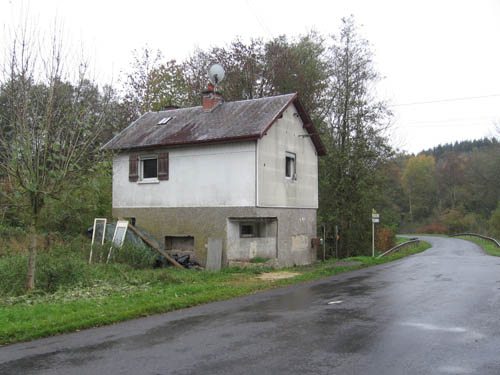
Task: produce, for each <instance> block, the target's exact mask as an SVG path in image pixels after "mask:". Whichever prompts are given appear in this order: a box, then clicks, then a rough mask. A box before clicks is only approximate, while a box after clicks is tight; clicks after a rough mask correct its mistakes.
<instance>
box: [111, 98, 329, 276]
mask: <svg viewBox="0 0 500 375" xmlns="http://www.w3.org/2000/svg"><path fill="white" fill-rule="evenodd" d="M202 104H203V105H202V106H198V107H192V108H182V109H172V110H166V111H159V112H148V113H146V114H144V115H142V116H141V117H140V118H139V119H137V120H136V121H134V122H133V123H132V124H130V126H128V127H127V128H126V129H124V130H123V131H122V132H121V133H120V134H118V135H117V136H115V137H114V138H113V139H112V140H110V141H109V142H108V143H107V144H106V145H105V147H106V148H108V149H111V150H114V151H115V152H116V153H115V156H114V158H113V216H115V217H124V218H131V219H132V218H133V219H134V220H135V222H136V225H138V226H139V227H140V228H142V229H144V230H146V231H147V232H149V233H150V234H151V235H152V236H153V237H155V239H156V240H157V241H159V242H160V243H164V244H165V248H166V249H167V250H172V251H176V252H180V251H181V252H187V253H191V254H192V255H193V256H194V257H195V258H196V259H197V260H198V261H199V262H201V263H202V264H203V262H204V261H205V259H206V245H207V242H208V238H222V239H223V259H222V262H223V264H224V265H227V264H229V263H230V262H231V261H241V260H249V259H251V258H253V257H265V258H270V259H274V260H275V262H276V263H277V264H279V265H281V266H290V265H294V264H308V263H311V262H313V261H314V260H315V259H316V249H315V248H314V246H313V245H312V239H313V238H315V237H316V215H317V209H318V156H321V155H324V154H325V147H324V145H323V144H322V142H321V140H320V138H319V136H318V135H317V133H316V129H315V128H314V126H313V124H312V122H311V120H310V118H309V116H308V115H307V113H305V111H304V109H303V107H302V105H301V103H300V101H299V99H298V96H297V94H288V95H280V96H274V97H267V98H261V99H252V100H244V101H236V102H227V103H225V102H222V100H221V97H220V95H219V94H217V93H215V92H213V90H207V91H205V92H204V93H203V103H202Z"/></svg>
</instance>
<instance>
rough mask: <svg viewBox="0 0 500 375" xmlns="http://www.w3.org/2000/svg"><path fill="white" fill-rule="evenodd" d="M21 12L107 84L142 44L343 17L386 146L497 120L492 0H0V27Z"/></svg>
mask: <svg viewBox="0 0 500 375" xmlns="http://www.w3.org/2000/svg"><path fill="white" fill-rule="evenodd" d="M26 12H27V13H29V16H30V17H32V18H33V19H35V21H36V23H37V24H38V27H39V28H40V29H41V30H48V29H49V28H50V27H51V25H53V24H54V20H56V19H57V21H58V23H59V24H61V25H62V27H63V29H64V30H65V36H66V40H70V41H71V42H72V43H75V44H78V45H82V46H83V49H84V50H85V51H86V53H87V54H88V55H89V56H91V62H92V64H93V66H94V71H95V73H96V77H97V78H98V80H99V81H101V82H110V81H111V80H113V82H115V83H116V82H117V81H118V80H119V78H120V77H121V72H124V71H127V69H128V68H129V64H130V61H131V51H132V50H133V49H139V48H141V47H143V46H145V45H147V46H149V47H150V48H152V49H160V50H161V51H162V53H163V55H164V56H165V58H168V59H177V60H183V59H184V58H185V57H186V56H188V55H189V54H190V53H191V52H192V51H193V50H194V48H196V47H200V48H207V47H210V46H219V45H225V44H227V43H229V42H230V41H232V40H233V39H234V38H235V37H237V36H240V37H242V38H243V39H244V40H248V39H250V38H252V37H261V38H263V39H264V40H268V39H270V38H272V37H276V36H278V35H282V34H286V35H288V36H294V35H298V34H301V33H304V32H307V31H309V30H311V29H314V30H317V31H319V32H321V33H323V34H332V33H336V32H337V31H338V30H339V26H340V19H341V18H342V17H347V16H349V15H351V14H352V15H354V16H355V19H356V21H357V23H358V24H359V25H361V34H362V36H363V37H365V38H366V39H368V40H369V41H370V43H371V45H372V49H373V51H374V53H375V63H376V68H377V70H378V71H379V72H380V73H381V75H382V76H384V77H385V79H384V80H383V81H382V82H381V83H380V84H379V86H378V92H379V94H380V97H381V98H385V99H388V101H389V103H391V105H392V109H393V112H394V120H393V131H392V136H391V138H392V141H393V144H394V145H395V146H397V147H399V148H400V149H403V150H406V151H408V152H412V153H416V152H419V151H421V150H422V149H426V148H430V147H433V146H435V145H438V144H440V143H448V142H454V141H457V140H464V139H476V138H482V137H484V136H488V137H491V136H493V135H495V134H496V133H495V123H500V0H474V1H472V0H470V1H465V0H419V1H404V0H399V1H398V0H394V1H391V0H387V1H384V0H378V1H370V0H330V1H319V0H308V1H295V0H288V1H280V0H276V1H270V0H205V1H195V0H183V1H168V0H163V1H155V0H142V1H137V0H136V1H132V0H120V1H111V0H108V1H103V0H100V1H97V0H85V1H83V0H79V1H76V0H44V1H29V0H24V1H21V0H18V1H16V0H0V25H1V27H2V29H1V30H2V33H4V35H6V34H7V31H8V30H9V29H10V28H12V27H13V26H14V25H15V24H16V23H18V22H19V20H20V19H21V18H22V16H21V14H26Z"/></svg>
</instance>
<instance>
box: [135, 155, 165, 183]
mask: <svg viewBox="0 0 500 375" xmlns="http://www.w3.org/2000/svg"><path fill="white" fill-rule="evenodd" d="M152 159H155V160H156V177H149V178H144V160H152ZM139 182H141V183H143V184H145V183H159V182H160V180H158V155H156V154H150V155H141V156H139Z"/></svg>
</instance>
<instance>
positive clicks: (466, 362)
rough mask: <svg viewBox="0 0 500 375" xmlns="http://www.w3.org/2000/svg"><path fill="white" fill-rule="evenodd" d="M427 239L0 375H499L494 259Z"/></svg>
mask: <svg viewBox="0 0 500 375" xmlns="http://www.w3.org/2000/svg"><path fill="white" fill-rule="evenodd" d="M426 241H428V242H430V243H431V244H432V245H433V248H431V249H429V250H427V251H426V252H424V253H421V254H418V255H415V256H412V257H408V258H405V259H402V260H400V261H397V262H392V263H389V264H384V265H381V266H377V267H372V268H368V269H364V270H360V271H355V272H350V273H347V274H342V275H337V276H334V277H331V278H328V279H324V280H320V281H317V282H313V283H307V284H302V285H295V286H292V287H288V288H283V289H279V290H273V291H270V292H265V293H260V294H258V295H253V296H247V297H243V298H238V299H235V300H231V301H223V302H218V303H212V304H207V305H204V306H200V307H195V308H192V309H186V310H182V311H176V312H173V313H169V314H163V315H157V316H154V317H150V318H144V319H137V320H134V321H129V322H125V323H122V324H117V325H114V326H110V327H104V328H98V329H91V330H87V331H84V332H80V333H75V334H69V335H62V336H58V337H52V338H48V339H43V340H37V341H32V342H28V343H24V344H16V345H11V346H7V347H4V348H0V374H2V375H7V374H23V375H29V374H51V375H53V374H65V375H71V374H259V375H264V374H276V375H277V374H375V375H379V374H380V375H389V374H394V375H403V374H495V375H498V374H500V258H496V257H491V256H488V255H486V254H484V253H483V252H482V250H481V249H480V248H479V247H477V246H476V245H474V244H472V243H470V242H467V241H463V240H459V239H448V238H438V237H433V238H427V239H426ZM338 301H342V302H338ZM329 302H335V303H330V304H329Z"/></svg>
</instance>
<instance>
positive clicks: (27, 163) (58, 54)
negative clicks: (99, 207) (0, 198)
mask: <svg viewBox="0 0 500 375" xmlns="http://www.w3.org/2000/svg"><path fill="white" fill-rule="evenodd" d="M12 35H13V37H12V40H11V42H10V44H9V50H8V56H7V57H8V59H6V60H5V61H6V62H5V64H4V66H3V77H2V80H1V81H0V87H1V90H2V95H3V97H4V99H5V101H4V108H3V110H2V112H1V117H0V132H1V134H0V155H2V157H1V158H0V171H1V172H2V174H4V175H6V176H8V178H9V180H10V183H11V184H12V186H13V189H14V190H15V193H16V196H15V198H16V203H19V202H26V206H25V207H24V208H25V209H26V210H27V211H28V216H29V218H30V224H29V228H30V229H29V233H30V244H29V260H28V272H27V276H26V289H28V290H29V289H33V288H34V286H35V264H36V251H37V232H38V231H39V226H40V213H41V211H42V210H43V208H44V203H45V200H46V199H47V198H48V197H51V198H56V199H57V198H58V196H59V195H60V194H61V192H62V191H63V190H65V191H67V189H71V188H72V187H76V186H78V183H77V182H78V181H79V179H81V178H82V176H83V175H84V173H82V172H84V171H85V172H88V171H91V170H92V169H93V168H94V167H95V166H96V163H97V162H98V159H99V155H100V152H99V148H98V144H97V140H98V137H99V135H100V133H101V132H102V130H103V129H104V126H102V120H103V118H104V117H105V112H106V101H107V99H106V97H98V98H96V95H100V94H99V92H97V94H96V92H95V89H96V85H95V84H94V83H93V82H92V81H91V80H90V79H89V78H88V69H87V65H86V64H84V63H80V64H77V65H76V66H70V65H66V64H67V63H71V61H70V60H69V59H68V58H67V55H64V53H65V52H68V51H67V50H64V48H63V44H62V42H61V39H60V36H61V35H62V34H59V33H56V32H54V34H53V35H52V38H51V40H50V48H47V45H46V44H45V43H44V41H43V40H41V38H38V34H37V33H30V32H29V27H28V26H27V25H26V24H25V25H24V26H22V27H21V28H20V29H19V30H17V31H16V32H14V33H13V34H12ZM45 51H48V53H47V54H46V53H45ZM72 75H74V76H76V77H75V78H74V79H71V76H72ZM96 100H98V101H100V106H99V108H98V107H97V106H96ZM9 198H10V199H12V195H9Z"/></svg>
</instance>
